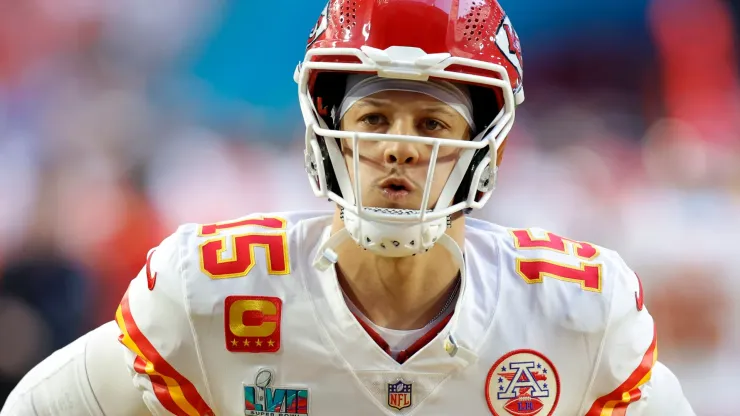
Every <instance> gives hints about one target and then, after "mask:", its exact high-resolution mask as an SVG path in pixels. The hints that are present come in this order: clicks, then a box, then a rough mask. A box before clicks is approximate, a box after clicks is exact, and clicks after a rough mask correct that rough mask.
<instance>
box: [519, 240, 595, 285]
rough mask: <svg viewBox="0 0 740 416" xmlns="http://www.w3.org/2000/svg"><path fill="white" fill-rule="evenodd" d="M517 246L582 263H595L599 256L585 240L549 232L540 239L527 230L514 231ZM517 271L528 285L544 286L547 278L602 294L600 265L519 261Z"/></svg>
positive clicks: (520, 259)
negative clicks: (572, 238)
mask: <svg viewBox="0 0 740 416" xmlns="http://www.w3.org/2000/svg"><path fill="white" fill-rule="evenodd" d="M511 234H512V235H513V236H514V244H515V245H516V248H518V249H520V250H526V249H540V250H542V249H545V250H553V251H556V252H559V253H563V254H566V255H571V254H570V253H569V251H568V250H569V249H572V250H573V253H572V255H574V256H575V257H577V258H579V259H582V260H593V259H595V258H596V257H598V255H599V251H598V250H597V249H596V247H594V246H592V245H591V244H589V243H585V242H583V241H574V240H569V239H567V238H563V237H560V236H559V235H556V234H553V233H546V234H545V238H541V239H537V238H535V237H533V236H532V234H531V233H530V232H529V231H528V230H514V231H512V232H511ZM516 271H517V273H518V274H519V276H521V277H522V278H523V279H524V280H525V281H526V282H527V283H542V280H543V279H544V278H545V277H550V278H553V279H558V280H562V281H565V282H572V283H578V284H580V285H581V289H583V290H588V291H591V292H601V264H597V263H589V262H585V261H581V262H580V265H579V266H570V265H567V264H562V263H558V262H555V261H551V260H546V259H529V258H517V259H516Z"/></svg>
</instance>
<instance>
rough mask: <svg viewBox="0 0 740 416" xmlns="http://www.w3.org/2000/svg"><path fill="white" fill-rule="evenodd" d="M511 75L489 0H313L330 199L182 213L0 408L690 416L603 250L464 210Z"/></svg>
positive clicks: (301, 75)
mask: <svg viewBox="0 0 740 416" xmlns="http://www.w3.org/2000/svg"><path fill="white" fill-rule="evenodd" d="M522 71H523V64H522V55H521V48H520V44H519V39H518V37H517V34H516V32H515V31H514V27H513V26H512V23H511V21H510V20H509V18H508V17H507V16H506V15H505V14H504V12H503V10H502V9H501V7H500V6H499V4H498V3H497V2H496V0H331V1H329V4H328V5H327V6H326V8H325V9H324V12H323V13H322V15H321V17H320V18H319V20H318V23H317V24H316V26H315V27H314V29H313V30H312V31H311V34H310V37H309V40H308V47H307V51H306V56H305V59H304V61H303V63H302V64H301V65H300V66H299V67H298V68H297V70H296V73H295V80H296V81H297V83H298V93H299V94H298V98H299V102H300V106H301V109H302V113H303V118H304V121H305V124H306V137H305V141H306V151H305V155H306V158H305V161H306V169H307V171H308V176H309V180H310V184H311V186H312V188H313V191H314V193H315V194H316V196H318V197H321V198H328V199H329V200H331V201H332V202H333V203H334V204H335V206H336V210H335V211H334V212H333V213H327V214H317V213H307V212H289V213H277V214H275V213H273V214H255V215H249V216H246V217H243V218H239V219H235V220H231V221H225V222H222V223H217V224H201V225H196V224H189V225H184V226H182V227H180V228H179V229H178V230H177V231H176V232H175V233H174V234H173V235H171V236H170V237H168V238H167V239H165V240H164V241H163V242H162V243H161V245H159V246H158V247H157V248H154V249H152V250H151V251H150V253H149V255H148V257H147V259H146V263H145V266H144V267H143V269H142V271H141V273H140V274H139V276H137V277H136V278H135V279H134V280H133V281H132V282H131V285H130V287H129V289H128V291H127V293H126V294H125V295H124V297H123V300H122V301H121V303H120V307H119V308H118V311H117V312H116V316H115V322H111V323H110V324H107V325H104V326H102V327H100V328H98V329H96V330H94V331H92V332H91V333H89V334H87V335H86V336H83V337H82V338H81V339H79V340H78V341H76V342H75V343H73V344H71V345H70V346H68V347H66V348H64V349H62V350H60V351H58V352H57V353H55V354H54V355H52V356H51V357H49V358H48V359H47V360H46V361H44V362H43V363H41V364H40V365H39V366H37V367H36V368H35V369H34V370H32V371H31V372H30V373H29V374H28V375H27V377H26V378H25V379H24V380H23V381H22V382H21V383H20V384H19V386H18V387H17V388H16V390H15V391H14V393H13V394H12V396H11V397H10V399H9V401H8V403H7V404H6V405H5V407H4V409H3V411H2V416H18V415H22V416H26V415H39V416H40V415H44V416H46V415H139V414H147V413H149V412H151V413H152V414H155V415H166V414H174V415H188V416H196V415H214V414H215V415H236V414H244V415H311V414H314V415H322V416H331V415H346V414H348V413H355V414H360V415H375V414H378V415H382V414H385V415H394V414H409V415H410V414H417V415H455V414H464V415H486V414H492V415H496V416H504V415H507V416H508V415H513V416H524V415H543V416H545V415H548V416H549V415H553V414H558V415H568V416H569V415H587V416H596V415H624V414H629V415H643V416H644V415H660V416H665V415H674V416H689V415H693V414H694V413H693V411H692V409H691V407H690V406H689V404H688V402H687V401H686V399H685V398H684V395H683V393H682V391H681V387H680V385H679V382H678V381H677V379H676V377H675V376H674V375H673V374H672V373H671V372H670V371H669V370H668V369H667V368H666V367H665V366H664V365H662V364H661V363H660V362H658V361H657V357H658V352H657V351H658V350H657V338H656V332H655V326H654V323H653V319H652V318H651V316H650V314H649V313H648V311H647V308H646V307H645V305H644V303H643V292H642V288H641V285H640V281H639V279H638V277H637V275H636V274H635V273H634V272H633V271H631V270H630V269H629V268H628V267H627V266H626V265H625V263H624V262H623V261H622V260H621V258H620V257H619V256H618V255H617V254H616V253H615V252H613V251H611V250H608V249H606V248H603V247H599V246H597V245H594V244H590V243H587V242H581V241H573V240H570V239H568V238H565V237H561V236H558V235H556V234H553V233H551V232H547V231H545V230H542V229H538V228H531V229H507V228H504V227H501V226H497V225H493V224H489V223H485V222H481V221H476V220H473V219H470V218H467V217H466V213H467V212H468V211H470V210H472V209H478V208H481V207H482V206H483V205H484V204H485V203H486V201H487V200H488V199H489V197H490V196H491V192H492V191H493V190H494V188H495V184H496V178H497V171H498V167H499V164H500V162H501V159H502V155H503V152H504V145H505V143H506V138H507V135H508V134H509V131H510V130H511V127H512V124H513V123H514V113H515V109H516V107H517V106H518V105H519V104H521V103H522V101H523V100H524V90H523V86H522ZM214 180H217V178H214ZM119 342H120V343H119ZM131 377H133V383H132V382H131Z"/></svg>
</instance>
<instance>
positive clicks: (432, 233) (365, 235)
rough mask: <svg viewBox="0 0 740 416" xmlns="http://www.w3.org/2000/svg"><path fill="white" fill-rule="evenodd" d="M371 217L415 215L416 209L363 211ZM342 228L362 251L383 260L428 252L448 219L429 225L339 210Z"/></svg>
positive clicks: (443, 231) (428, 223)
mask: <svg viewBox="0 0 740 416" xmlns="http://www.w3.org/2000/svg"><path fill="white" fill-rule="evenodd" d="M365 210H366V211H368V212H371V213H375V214H393V215H396V216H403V215H408V216H409V217H411V216H418V215H419V214H420V212H419V211H418V210H411V209H394V208H365ZM342 214H343V219H344V226H345V228H346V229H347V231H348V232H349V234H350V236H351V237H352V239H353V240H354V241H355V242H356V243H357V244H358V245H359V246H361V247H362V248H364V249H365V250H369V251H372V252H373V253H375V254H377V255H379V256H383V257H407V256H413V255H415V254H418V253H424V252H426V251H429V249H430V248H432V247H433V246H434V243H436V242H437V240H438V239H439V238H440V237H441V236H442V235H444V233H445V231H446V230H447V227H448V223H447V221H448V218H446V217H443V218H439V219H436V220H433V221H429V222H423V223H422V222H385V221H376V220H368V219H366V218H362V217H361V216H358V215H356V214H354V213H352V212H350V211H349V210H342Z"/></svg>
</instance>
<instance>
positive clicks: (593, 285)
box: [116, 213, 693, 416]
mask: <svg viewBox="0 0 740 416" xmlns="http://www.w3.org/2000/svg"><path fill="white" fill-rule="evenodd" d="M330 224H331V217H330V216H328V215H323V214H322V215H318V214H312V213H286V214H276V215H259V216H252V217H246V218H242V219H240V220H235V221H231V222H227V223H220V224H211V225H185V226H182V227H180V229H179V230H178V231H177V232H176V233H175V234H173V235H172V236H170V237H168V238H167V239H166V240H164V242H163V243H162V244H161V245H160V246H159V247H158V248H156V249H153V250H152V251H151V252H150V253H149V257H148V259H147V263H146V267H144V269H143V270H142V272H141V273H140V275H139V276H138V277H137V278H135V279H134V280H133V281H132V283H131V286H130V288H129V290H128V292H127V293H126V295H125V296H124V298H123V300H122V302H121V305H120V307H119V309H118V311H117V313H116V321H117V322H118V325H119V327H120V329H121V337H120V339H121V342H122V343H123V345H125V346H126V352H127V355H126V360H127V362H128V364H129V366H130V367H131V369H132V373H133V374H134V384H135V385H136V386H137V387H138V388H139V389H140V390H141V391H142V392H143V397H144V401H145V402H146V405H147V406H148V407H149V409H150V410H151V411H152V413H153V414H155V415H167V414H175V415H190V416H195V415H214V414H215V415H237V414H241V415H265V416H273V415H274V416H278V415H279V416H285V415H290V416H292V415H320V416H332V415H336V416H340V415H342V416H343V415H347V414H350V413H351V414H357V415H381V414H385V415H396V414H404V415H411V414H415V415H440V416H442V415H456V414H461V415H490V414H493V415H497V416H512V415H513V416H524V415H541V416H549V415H565V416H571V415H587V416H595V415H614V416H616V415H624V414H625V412H626V411H627V409H629V415H648V414H650V415H678V416H682V415H692V414H693V412H692V411H691V408H690V407H689V406H688V404H687V403H686V401H685V399H684V398H683V393H682V392H681V389H680V386H679V385H678V382H677V381H676V380H675V377H673V375H672V374H671V373H670V371H669V370H668V369H667V368H665V367H664V366H662V365H661V364H660V363H658V362H657V361H656V360H657V347H656V335H655V329H654V325H653V320H652V318H651V316H650V314H649V313H648V312H647V309H646V308H645V307H644V306H643V303H642V298H643V295H642V289H641V285H640V283H639V280H638V278H637V276H636V275H635V273H634V272H632V271H631V270H630V269H629V268H628V267H627V266H626V265H625V264H624V263H623V261H622V260H621V258H620V257H619V256H618V255H617V254H616V253H614V252H613V251H610V250H607V249H604V248H602V247H597V246H594V245H591V244H588V243H583V242H575V241H571V240H567V239H564V238H561V237H558V236H556V235H554V234H551V233H547V232H545V231H543V230H540V229H529V230H512V229H506V228H503V227H499V226H495V225H492V224H489V223H485V222H482V221H477V220H472V219H466V231H465V232H466V243H465V247H464V253H465V263H466V265H465V270H463V271H462V273H461V274H462V287H461V290H460V295H459V297H458V300H457V304H456V306H455V311H454V313H453V314H452V315H450V318H449V319H446V320H444V321H443V322H442V323H441V324H440V325H439V326H438V327H437V328H435V329H433V332H431V333H430V334H429V336H427V337H423V339H422V340H421V341H420V342H418V343H417V345H412V346H411V347H410V348H409V350H407V353H406V354H405V355H404V354H401V355H400V356H399V359H398V360H394V359H393V358H391V356H389V354H388V353H387V351H386V350H387V345H383V340H382V339H379V337H378V336H377V334H374V333H373V332H372V330H371V329H368V327H367V325H363V324H361V323H360V322H359V321H358V319H357V318H356V317H355V316H354V315H353V314H352V313H351V311H350V309H349V308H348V307H347V304H346V302H345V301H344V298H343V294H342V291H341V289H340V287H339V285H338V282H337V278H336V274H335V271H334V269H333V268H329V269H328V270H327V271H323V272H322V271H319V270H318V269H316V268H314V267H313V266H312V263H313V260H314V257H315V255H316V251H317V249H318V247H319V246H320V245H321V243H322V242H323V241H324V240H325V239H326V238H327V237H328V235H329V227H330ZM429 338H431V339H429ZM384 347H385V350H384ZM399 361H400V362H399Z"/></svg>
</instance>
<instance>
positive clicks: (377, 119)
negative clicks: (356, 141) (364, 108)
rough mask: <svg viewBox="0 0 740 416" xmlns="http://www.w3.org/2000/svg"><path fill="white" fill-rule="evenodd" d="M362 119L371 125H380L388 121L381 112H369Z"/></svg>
mask: <svg viewBox="0 0 740 416" xmlns="http://www.w3.org/2000/svg"><path fill="white" fill-rule="evenodd" d="M360 121H362V122H363V123H365V124H368V125H371V126H379V125H381V124H383V123H385V122H386V119H385V117H384V116H383V115H380V114H367V115H365V116H363V117H362V118H361V119H360Z"/></svg>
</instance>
